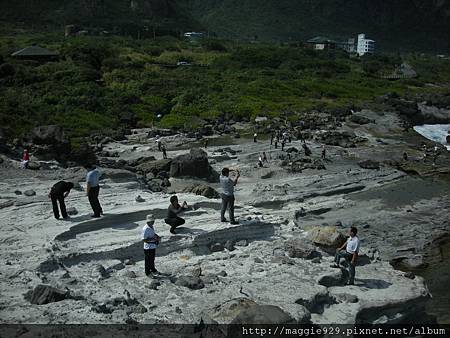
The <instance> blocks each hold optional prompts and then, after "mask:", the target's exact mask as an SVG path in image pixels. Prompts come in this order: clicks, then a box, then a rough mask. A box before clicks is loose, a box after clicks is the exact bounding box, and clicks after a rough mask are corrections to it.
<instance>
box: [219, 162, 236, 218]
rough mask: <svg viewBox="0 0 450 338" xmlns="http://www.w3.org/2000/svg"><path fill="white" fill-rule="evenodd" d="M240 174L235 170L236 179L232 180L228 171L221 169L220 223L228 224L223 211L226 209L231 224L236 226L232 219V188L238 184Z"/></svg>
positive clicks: (227, 169)
mask: <svg viewBox="0 0 450 338" xmlns="http://www.w3.org/2000/svg"><path fill="white" fill-rule="evenodd" d="M240 176H241V174H240V173H239V170H236V177H235V179H234V180H232V179H231V178H230V169H229V168H223V169H222V175H220V186H221V187H222V209H221V211H220V221H221V222H228V221H227V219H226V218H225V211H226V210H227V209H228V214H229V216H230V223H231V224H233V225H234V224H238V222H236V220H235V219H234V187H235V186H236V184H237V183H238V180H239V177H240Z"/></svg>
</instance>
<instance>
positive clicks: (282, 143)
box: [281, 138, 286, 151]
mask: <svg viewBox="0 0 450 338" xmlns="http://www.w3.org/2000/svg"><path fill="white" fill-rule="evenodd" d="M285 145H286V139H285V138H283V139H282V140H281V151H284V146H285Z"/></svg>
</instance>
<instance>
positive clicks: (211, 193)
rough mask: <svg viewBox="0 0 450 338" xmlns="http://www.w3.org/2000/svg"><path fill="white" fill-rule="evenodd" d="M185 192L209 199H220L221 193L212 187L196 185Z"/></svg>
mask: <svg viewBox="0 0 450 338" xmlns="http://www.w3.org/2000/svg"><path fill="white" fill-rule="evenodd" d="M183 192H186V193H193V194H196V195H201V196H205V197H207V198H219V197H220V195H219V193H218V192H217V191H216V190H215V189H213V188H211V187H210V186H208V185H206V184H194V185H191V186H188V187H186V188H184V189H183Z"/></svg>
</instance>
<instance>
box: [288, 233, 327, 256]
mask: <svg viewBox="0 0 450 338" xmlns="http://www.w3.org/2000/svg"><path fill="white" fill-rule="evenodd" d="M284 248H285V250H286V252H287V254H288V256H289V257H291V258H305V259H312V258H315V257H319V256H320V253H319V252H318V251H316V248H315V247H314V246H313V245H312V244H310V243H308V242H305V240H302V239H298V238H293V239H290V240H288V241H286V242H285V244H284Z"/></svg>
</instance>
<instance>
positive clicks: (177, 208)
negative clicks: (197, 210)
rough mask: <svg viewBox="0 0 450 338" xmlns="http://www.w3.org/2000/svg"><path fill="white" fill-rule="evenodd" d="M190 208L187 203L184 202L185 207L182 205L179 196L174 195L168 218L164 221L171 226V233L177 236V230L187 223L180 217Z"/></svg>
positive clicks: (171, 199) (168, 210)
mask: <svg viewBox="0 0 450 338" xmlns="http://www.w3.org/2000/svg"><path fill="white" fill-rule="evenodd" d="M188 208H189V207H188V205H187V203H186V201H184V202H183V205H180V204H179V203H178V197H177V196H175V195H174V196H172V197H171V198H170V205H169V208H168V209H167V218H166V219H165V220H164V221H165V222H166V224H168V225H170V233H172V234H175V229H176V228H177V227H179V226H180V225H183V224H184V223H185V222H186V221H185V220H184V219H183V218H181V217H180V216H178V215H179V214H180V213H182V212H183V211H186V210H187V209H188Z"/></svg>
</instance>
